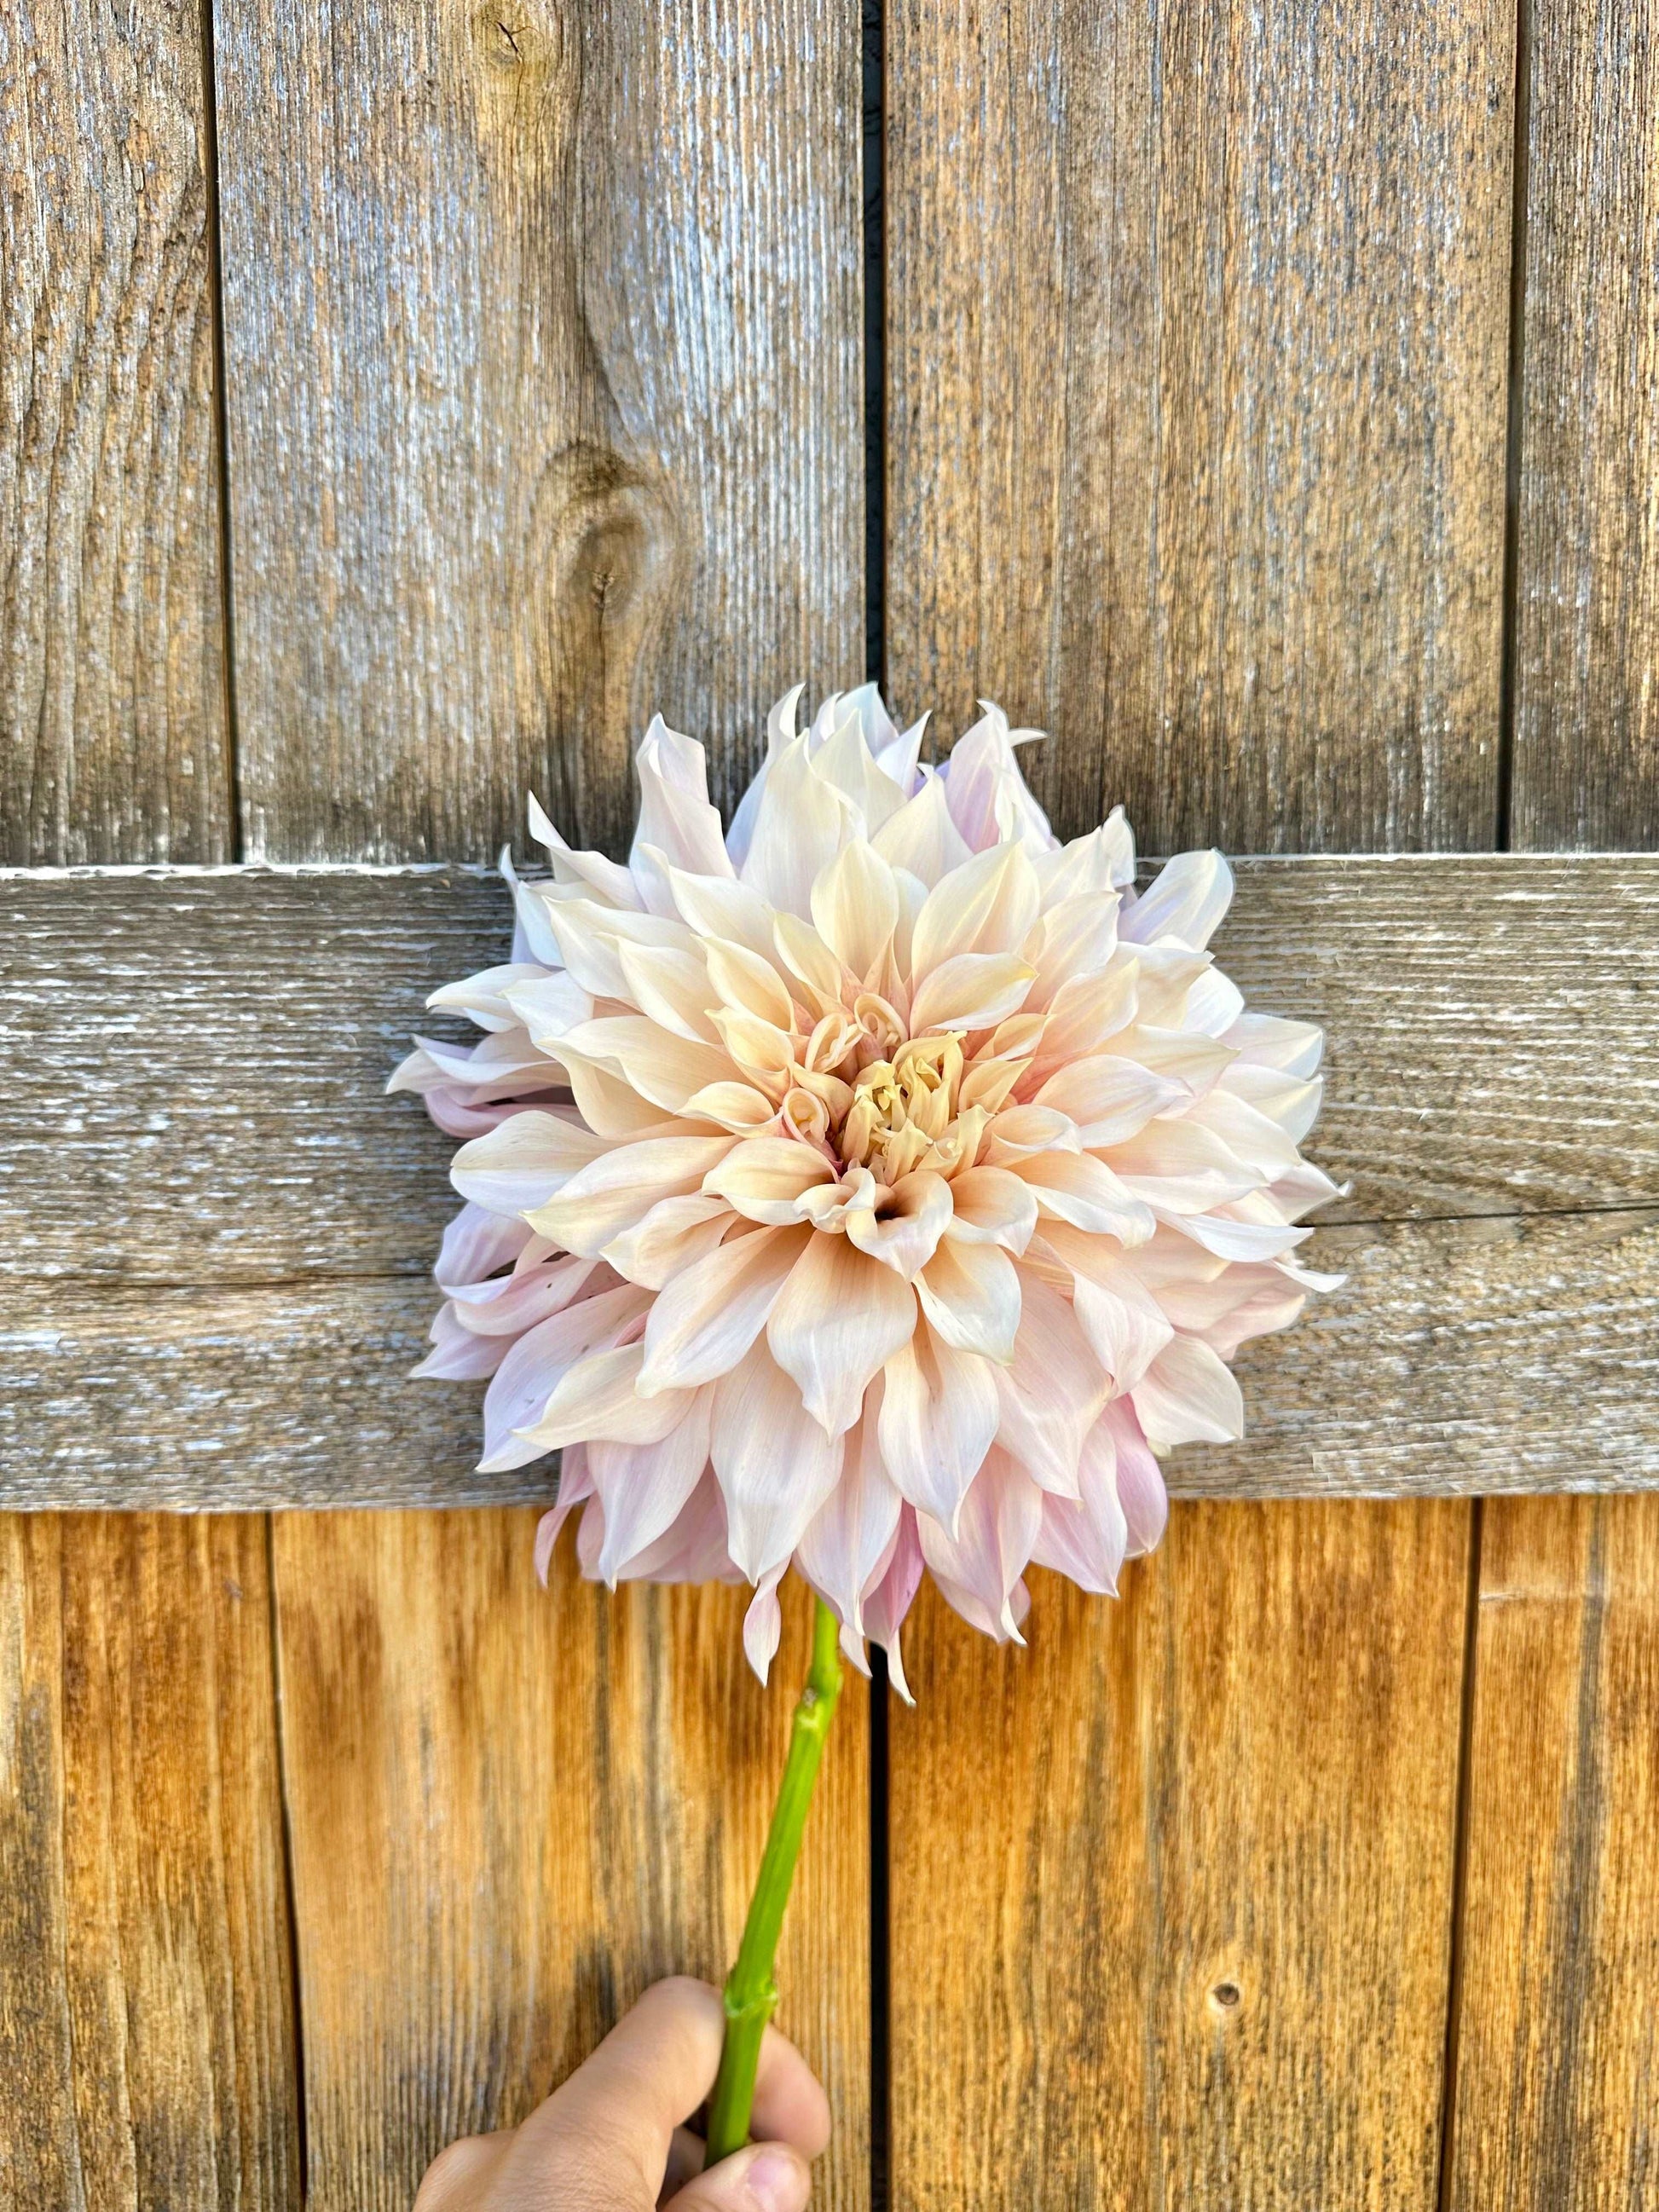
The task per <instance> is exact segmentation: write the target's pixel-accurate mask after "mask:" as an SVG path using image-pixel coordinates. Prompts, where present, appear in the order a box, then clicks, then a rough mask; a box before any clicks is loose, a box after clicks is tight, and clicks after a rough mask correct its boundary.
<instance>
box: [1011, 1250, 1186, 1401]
mask: <svg viewBox="0 0 1659 2212" xmlns="http://www.w3.org/2000/svg"><path fill="white" fill-rule="evenodd" d="M1043 1241H1044V1243H1046V1244H1047V1245H1048V1249H1049V1250H1050V1251H1051V1252H1053V1253H1054V1256H1055V1257H1056V1258H1057V1259H1058V1260H1059V1261H1060V1262H1061V1264H1062V1265H1063V1266H1065V1267H1067V1268H1069V1269H1070V1271H1071V1273H1072V1279H1073V1297H1072V1310H1073V1312H1074V1313H1075V1314H1076V1316H1077V1318H1078V1322H1079V1326H1080V1327H1081V1328H1082V1330H1083V1333H1084V1334H1085V1336H1086V1337H1087V1338H1088V1340H1089V1345H1090V1348H1091V1351H1092V1352H1094V1355H1095V1357H1096V1358H1097V1359H1098V1360H1099V1362H1100V1364H1101V1365H1102V1366H1103V1368H1104V1369H1105V1370H1106V1372H1107V1373H1108V1374H1109V1376H1111V1378H1112V1384H1113V1388H1114V1389H1116V1390H1119V1391H1122V1390H1132V1389H1133V1388H1134V1386H1135V1384H1136V1383H1139V1380H1140V1378H1141V1376H1143V1375H1144V1374H1145V1373H1146V1370H1147V1369H1148V1367H1150V1366H1151V1364H1152V1361H1153V1360H1154V1359H1156V1358H1157V1357H1158V1353H1159V1352H1162V1351H1163V1349H1164V1346H1165V1345H1166V1344H1168V1343H1169V1341H1170V1338H1171V1337H1172V1336H1173V1335H1174V1334H1175V1328H1174V1325H1173V1323H1172V1322H1170V1318H1169V1316H1167V1315H1166V1314H1165V1312H1164V1309H1163V1307H1162V1306H1161V1305H1160V1304H1158V1299H1157V1298H1156V1297H1154V1296H1153V1294H1152V1291H1149V1290H1148V1289H1147V1288H1146V1285H1145V1284H1144V1283H1142V1282H1140V1281H1139V1279H1137V1277H1136V1276H1134V1275H1133V1273H1131V1272H1130V1270H1129V1269H1128V1267H1126V1266H1125V1265H1124V1262H1123V1256H1122V1254H1121V1250H1120V1249H1119V1247H1118V1245H1117V1244H1116V1243H1115V1242H1114V1241H1111V1240H1105V1239H1102V1238H1100V1237H1091V1236H1089V1235H1088V1234H1086V1232H1085V1231H1083V1230H1080V1229H1073V1228H1070V1227H1068V1226H1067V1225H1066V1224H1065V1223H1064V1222H1055V1223H1053V1224H1051V1225H1049V1226H1048V1228H1047V1229H1045V1231H1043Z"/></svg>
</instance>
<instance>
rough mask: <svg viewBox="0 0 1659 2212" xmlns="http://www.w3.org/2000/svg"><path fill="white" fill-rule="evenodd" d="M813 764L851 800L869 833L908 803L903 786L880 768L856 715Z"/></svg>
mask: <svg viewBox="0 0 1659 2212" xmlns="http://www.w3.org/2000/svg"><path fill="white" fill-rule="evenodd" d="M812 766H813V768H814V769H816V770H817V774H818V775H821V776H822V777H823V779H824V781H826V782H828V783H832V784H834V785H835V787H836V790H837V791H839V792H841V793H842V794H843V795H844V796H845V797H846V798H848V799H851V801H852V802H853V805H854V806H855V807H857V809H858V811H859V815H860V819H861V820H862V821H863V823H864V826H865V833H866V836H874V834H875V832H876V831H877V830H878V829H880V827H881V825H882V823H884V822H885V821H887V820H888V819H890V817H891V816H892V815H894V814H896V812H897V811H898V810H899V808H900V807H901V806H902V805H904V803H905V794H904V792H903V791H902V788H901V787H900V786H899V785H898V784H896V782H895V781H893V779H892V777H891V776H890V775H884V773H883V771H882V770H881V769H878V767H877V765H876V763H875V757H874V756H873V755H872V752H871V750H870V748H869V746H868V744H866V742H865V735H864V732H863V730H862V729H861V728H860V723H859V718H858V716H857V714H849V715H848V716H847V717H846V719H845V720H843V721H842V722H841V723H840V724H839V725H838V726H837V727H836V731H835V732H834V734H833V735H832V736H831V737H830V738H829V742H828V743H827V744H824V745H823V747H821V748H820V750H818V751H817V752H816V753H815V754H814V755H813V757H812Z"/></svg>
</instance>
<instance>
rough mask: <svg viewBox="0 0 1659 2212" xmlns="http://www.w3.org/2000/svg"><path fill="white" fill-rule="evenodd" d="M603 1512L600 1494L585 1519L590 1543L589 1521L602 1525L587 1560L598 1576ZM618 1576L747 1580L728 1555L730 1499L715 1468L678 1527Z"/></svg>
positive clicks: (645, 1579)
mask: <svg viewBox="0 0 1659 2212" xmlns="http://www.w3.org/2000/svg"><path fill="white" fill-rule="evenodd" d="M602 1513H603V1509H602V1508H601V1506H600V1504H599V1501H598V1499H597V1498H596V1499H595V1500H594V1501H593V1503H592V1504H591V1505H590V1506H589V1507H588V1509H587V1513H586V1516H585V1518H584V1520H583V1523H582V1539H583V1543H584V1546H586V1542H587V1535H588V1524H589V1523H590V1522H599V1526H598V1527H597V1528H595V1529H594V1532H593V1541H592V1547H591V1548H590V1549H589V1551H588V1553H587V1558H586V1561H585V1563H584V1564H585V1570H586V1572H587V1573H588V1574H589V1575H591V1576H592V1577H596V1578H597V1577H598V1574H599V1554H600V1553H601V1552H602V1551H603V1550H604V1548H605V1531H604V1526H603V1520H602ZM740 1579H741V1577H739V1575H738V1571H737V1569H736V1568H735V1567H734V1566H733V1565H732V1562H731V1559H729V1558H728V1556H727V1554H726V1501H725V1500H724V1498H721V1496H720V1484H719V1483H718V1482H717V1481H716V1480H715V1479H714V1469H713V1468H711V1467H705V1468H704V1470H703V1473H702V1476H701V1478H700V1479H699V1480H698V1482H697V1485H696V1488H695V1489H694V1490H693V1491H692V1492H691V1495H690V1498H689V1499H688V1500H687V1501H686V1503H685V1504H684V1507H683V1508H682V1509H681V1511H680V1514H679V1517H678V1519H677V1520H676V1521H675V1522H674V1524H673V1526H672V1527H671V1528H669V1529H667V1530H666V1531H665V1533H664V1534H662V1535H660V1536H659V1537H658V1539H657V1541H656V1542H655V1543H654V1544H647V1546H646V1547H645V1549H644V1550H643V1551H641V1552H636V1553H635V1554H634V1556H633V1558H632V1559H629V1560H628V1561H626V1562H625V1564H624V1565H623V1566H621V1567H620V1568H618V1570H617V1581H618V1582H623V1583H634V1582H652V1583H731V1582H737V1581H739V1580H740Z"/></svg>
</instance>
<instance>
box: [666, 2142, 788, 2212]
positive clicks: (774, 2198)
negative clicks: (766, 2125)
mask: <svg viewBox="0 0 1659 2212" xmlns="http://www.w3.org/2000/svg"><path fill="white" fill-rule="evenodd" d="M811 2193H812V2176H811V2170H810V2168H809V2167H808V2166H807V2162H806V2160H805V2159H804V2158H803V2157H802V2156H801V2154H800V2153H799V2151H798V2150H797V2149H796V2148H795V2147H794V2145H793V2143H787V2142H757V2143H750V2145H749V2147H748V2148H747V2149H746V2150H740V2151H738V2152H735V2153H734V2154H733V2155H732V2157H730V2158H723V2159H722V2160H720V2164H719V2165H718V2166H710V2167H709V2169H708V2172H706V2173H702V2174H699V2176H698V2177H697V2179H696V2180H695V2181H693V2182H689V2183H688V2184H687V2185H686V2186H685V2187H684V2189H683V2190H681V2191H680V2193H679V2195H678V2197H673V2198H671V2200H670V2204H669V2208H668V2212H805V2204H806V2202H807V2199H808V2198H809V2197H811Z"/></svg>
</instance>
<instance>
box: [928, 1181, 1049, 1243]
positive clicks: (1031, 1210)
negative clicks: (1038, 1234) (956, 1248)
mask: <svg viewBox="0 0 1659 2212" xmlns="http://www.w3.org/2000/svg"><path fill="white" fill-rule="evenodd" d="M951 1202H952V1205H953V1207H954V1209H955V1210H954V1212H953V1213H952V1215H951V1225H950V1227H949V1228H948V1229H947V1230H946V1231H945V1235H946V1236H947V1237H960V1238H961V1239H962V1240H963V1243H969V1244H1000V1245H1001V1246H1002V1247H1003V1249H1005V1250H1006V1251H1009V1252H1023V1251H1024V1249H1025V1247H1026V1246H1027V1244H1029V1243H1030V1240H1031V1231H1033V1230H1034V1229H1035V1228H1036V1221H1037V1207H1036V1197H1035V1195H1034V1194H1033V1193H1032V1190H1031V1187H1030V1184H1029V1183H1028V1182H1023V1181H1022V1180H1021V1178H1020V1177H1019V1176H1015V1175H1010V1174H1009V1173H1008V1171H1007V1170H1006V1168H991V1167H978V1168H969V1169H967V1170H965V1171H964V1172H963V1174H961V1175H959V1176H953V1177H952V1178H951Z"/></svg>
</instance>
